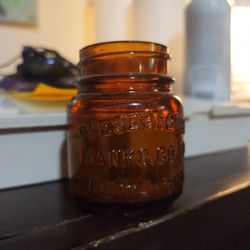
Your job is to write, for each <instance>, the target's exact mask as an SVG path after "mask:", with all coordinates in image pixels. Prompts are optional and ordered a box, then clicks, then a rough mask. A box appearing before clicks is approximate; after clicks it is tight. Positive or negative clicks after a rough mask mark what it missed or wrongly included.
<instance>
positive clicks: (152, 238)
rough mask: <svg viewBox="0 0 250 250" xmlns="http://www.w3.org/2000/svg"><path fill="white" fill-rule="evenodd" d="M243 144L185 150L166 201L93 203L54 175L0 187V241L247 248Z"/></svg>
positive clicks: (28, 245)
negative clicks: (180, 182)
mask: <svg viewBox="0 0 250 250" xmlns="http://www.w3.org/2000/svg"><path fill="white" fill-rule="evenodd" d="M249 161H250V156H249V153H248V150H247V149H241V150H236V151H231V152H225V153H220V154H214V155H207V156H203V157H197V158H191V159H187V160H186V164H185V184H184V192H183V194H182V195H181V196H180V197H179V199H177V200H176V201H175V202H174V203H173V204H172V205H171V206H169V205H167V204H165V203H164V202H158V203H154V204H150V205H147V206H143V207H137V208H124V207H123V208H121V207H117V206H97V205H93V204H89V203H87V202H84V201H81V200H79V199H76V198H73V197H72V196H70V195H69V193H68V182H67V181H66V180H65V181H60V182H54V183H47V184H41V185H37V186H31V187H23V188H18V189H12V190H2V191H0V249H7V250H8V249H38V250H39V249H107V250H108V249H110V250H111V249H115V250H119V249H130V250H133V249H143V250H151V249H156V250H163V249H178V250H179V249H188V250H189V249H240V250H241V249H250V212H249V211H250V171H249V170H250V169H249V167H250V164H249Z"/></svg>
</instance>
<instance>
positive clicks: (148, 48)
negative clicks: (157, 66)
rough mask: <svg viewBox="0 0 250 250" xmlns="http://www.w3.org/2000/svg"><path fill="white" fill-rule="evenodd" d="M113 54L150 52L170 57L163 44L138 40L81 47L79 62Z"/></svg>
mask: <svg viewBox="0 0 250 250" xmlns="http://www.w3.org/2000/svg"><path fill="white" fill-rule="evenodd" d="M114 52H117V53H122V52H137V53H138V52H143V53H145V52H151V53H157V54H162V55H165V56H166V57H168V58H169V57H170V56H169V54H168V47H167V46H165V45H163V44H160V43H156V42H149V41H139V40H121V41H109V42H102V43H95V44H91V45H88V46H86V47H83V48H82V49H81V50H80V60H82V59H84V60H86V59H87V58H91V57H95V56H96V55H100V54H102V55H104V54H110V53H114Z"/></svg>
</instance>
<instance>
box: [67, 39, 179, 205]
mask: <svg viewBox="0 0 250 250" xmlns="http://www.w3.org/2000/svg"><path fill="white" fill-rule="evenodd" d="M168 59H169V55H168V50H167V47H165V46H163V45H160V44H156V43H151V42H139V41H119V42H108V43H100V44H94V45H91V46H88V47H85V48H83V49H82V50H81V51H80V63H79V67H80V74H81V79H80V80H79V83H78V88H79V93H78V95H77V96H76V97H75V98H73V100H72V101H71V103H70V104H69V106H68V121H69V124H70V128H69V132H68V150H69V172H70V187H71V190H72V192H73V193H75V194H76V195H78V196H81V197H83V198H85V199H88V200H91V201H95V202H102V203H144V202H149V201H154V200H159V199H165V198H166V199H169V200H172V199H174V198H176V197H177V196H178V195H179V194H180V193H181V191H182V183H183V155H184V143H183V133H184V122H183V111H182V106H181V103H180V102H179V100H178V99H176V98H175V97H174V96H173V95H172V94H171V84H172V83H173V79H172V78H170V77H168V76H167V69H168V67H167V62H168Z"/></svg>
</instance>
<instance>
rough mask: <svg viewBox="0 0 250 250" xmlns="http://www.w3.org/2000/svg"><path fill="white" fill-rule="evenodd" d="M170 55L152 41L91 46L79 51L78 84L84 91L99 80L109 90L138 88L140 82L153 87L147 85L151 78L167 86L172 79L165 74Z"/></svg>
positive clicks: (161, 46) (117, 42)
mask: <svg viewBox="0 0 250 250" xmlns="http://www.w3.org/2000/svg"><path fill="white" fill-rule="evenodd" d="M169 58H170V57H169V54H168V48H167V47H166V46H164V45H161V44H158V43H153V42H144V41H115V42H106V43H99V44H94V45H90V46H87V47H85V48H83V49H81V50H80V62H79V68H80V81H79V87H80V89H82V90H84V89H85V91H86V88H87V85H89V84H90V83H92V84H101V83H102V86H106V87H109V88H111V89H117V88H118V89H123V90H126V89H127V90H129V88H130V89H131V88H132V89H134V90H138V89H141V88H140V86H142V85H143V86H144V87H147V88H148V89H150V88H151V89H152V88H153V89H154V86H149V85H150V84H151V83H152V81H151V80H152V79H154V80H156V79H158V80H159V83H162V84H167V85H170V84H171V83H172V82H173V79H172V78H170V77H168V76H167V73H168V60H169ZM164 79H165V81H164ZM104 82H105V83H106V84H103V83H104ZM143 83H144V84H143ZM117 84H118V85H119V86H118V85H117ZM84 85H85V86H84ZM111 85H112V86H111ZM139 85H140V86H139ZM151 85H152V84H151ZM153 85H155V84H153ZM156 85H157V84H156ZM158 87H159V86H158ZM92 88H94V87H92ZM97 88H98V87H97ZM103 88H104V89H105V87H103ZM95 89H96V87H95ZM99 89H100V88H99ZM165 89H169V88H168V87H166V88H165Z"/></svg>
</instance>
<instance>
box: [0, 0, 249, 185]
mask: <svg viewBox="0 0 250 250" xmlns="http://www.w3.org/2000/svg"><path fill="white" fill-rule="evenodd" d="M249 25H250V0H234V1H233V0H231V1H226V0H192V1H191V0H71V1H70V0H0V75H1V76H2V77H4V76H6V75H8V74H15V72H16V70H17V65H19V64H20V63H22V58H21V56H20V55H21V54H22V50H23V47H24V46H32V47H43V48H48V49H51V50H55V51H57V52H58V53H59V54H60V55H61V56H62V57H64V58H66V59H67V60H68V61H70V62H72V63H73V64H74V65H76V64H77V62H78V61H79V50H80V49H81V48H83V47H84V46H87V45H89V44H92V43H98V42H106V41H114V40H147V41H152V42H158V43H162V44H164V45H167V46H168V47H169V49H170V54H171V56H172V59H171V61H170V72H169V74H170V75H171V76H173V77H175V79H176V83H175V84H174V93H175V94H177V95H179V96H181V98H182V100H183V106H184V112H185V118H186V135H185V141H186V156H187V157H190V156H196V155H202V154H208V153H216V152H219V151H225V150H231V149H235V148H241V147H245V146H246V145H247V144H248V141H249V140H250V129H249V127H250V102H249V101H250V64H249V58H250V46H249V44H250V30H249ZM47 56H48V57H47V59H48V60H47V63H48V64H49V63H50V62H51V61H50V59H53V58H54V57H53V56H55V54H53V52H51V51H49V53H47ZM53 60H54V59H53ZM60 60H61V59H60ZM8 62H10V63H8ZM60 62H61V61H60ZM6 65H7V66H6ZM3 66H4V67H3ZM38 86H39V91H38V92H39V94H38V95H35V94H37V93H35V92H36V89H35V91H34V93H31V94H27V95H26V96H20V95H19V96H17V98H16V97H15V98H13V96H11V95H10V96H7V97H6V95H5V94H4V93H3V92H1V91H0V132H1V135H0V137H1V140H0V147H1V153H0V156H1V157H0V171H1V175H0V188H1V187H10V186H17V185H23V184H29V183H37V182H42V181H48V180H54V179H58V178H61V177H64V176H66V172H65V169H66V162H67V159H65V156H66V149H65V131H66V124H67V119H66V112H65V111H66V103H67V102H68V100H69V99H70V97H71V96H73V95H74V94H75V93H76V92H75V91H76V90H74V91H73V92H67V93H66V92H62V90H58V89H55V88H51V85H50V86H44V85H41V84H40V85H38ZM68 91H72V90H68ZM51 93H52V94H51ZM69 93H70V94H69ZM42 94H43V96H44V97H46V98H44V99H39V98H37V96H42ZM67 94H69V95H67ZM187 96H188V97H187ZM19 97H25V98H23V99H20V98H19ZM58 97H65V99H63V101H64V104H63V106H60V105H59V106H56V104H58V103H57V102H55V100H57V99H56V98H58ZM9 98H10V99H9ZM10 100H11V102H10ZM30 101H32V102H30ZM58 101H61V99H58ZM65 101H66V102H65ZM28 102H29V103H28ZM27 103H28V105H24V104H27ZM14 104H15V105H14ZM27 128H36V131H35V132H34V131H33V130H32V129H31V130H27ZM13 131H14V133H13ZM24 142H25V143H24ZM51 142H53V144H52V143H51ZM34 145H36V147H34ZM12 152H18V154H17V155H16V157H14V158H13V157H12ZM41 152H42V157H43V161H40V159H41ZM20 162H23V164H24V165H25V166H26V168H25V170H24V171H19V172H16V169H19V164H20ZM10 166H11V167H10ZM1 168H2V169H1ZM2 173H3V174H2ZM13 173H18V174H13Z"/></svg>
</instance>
